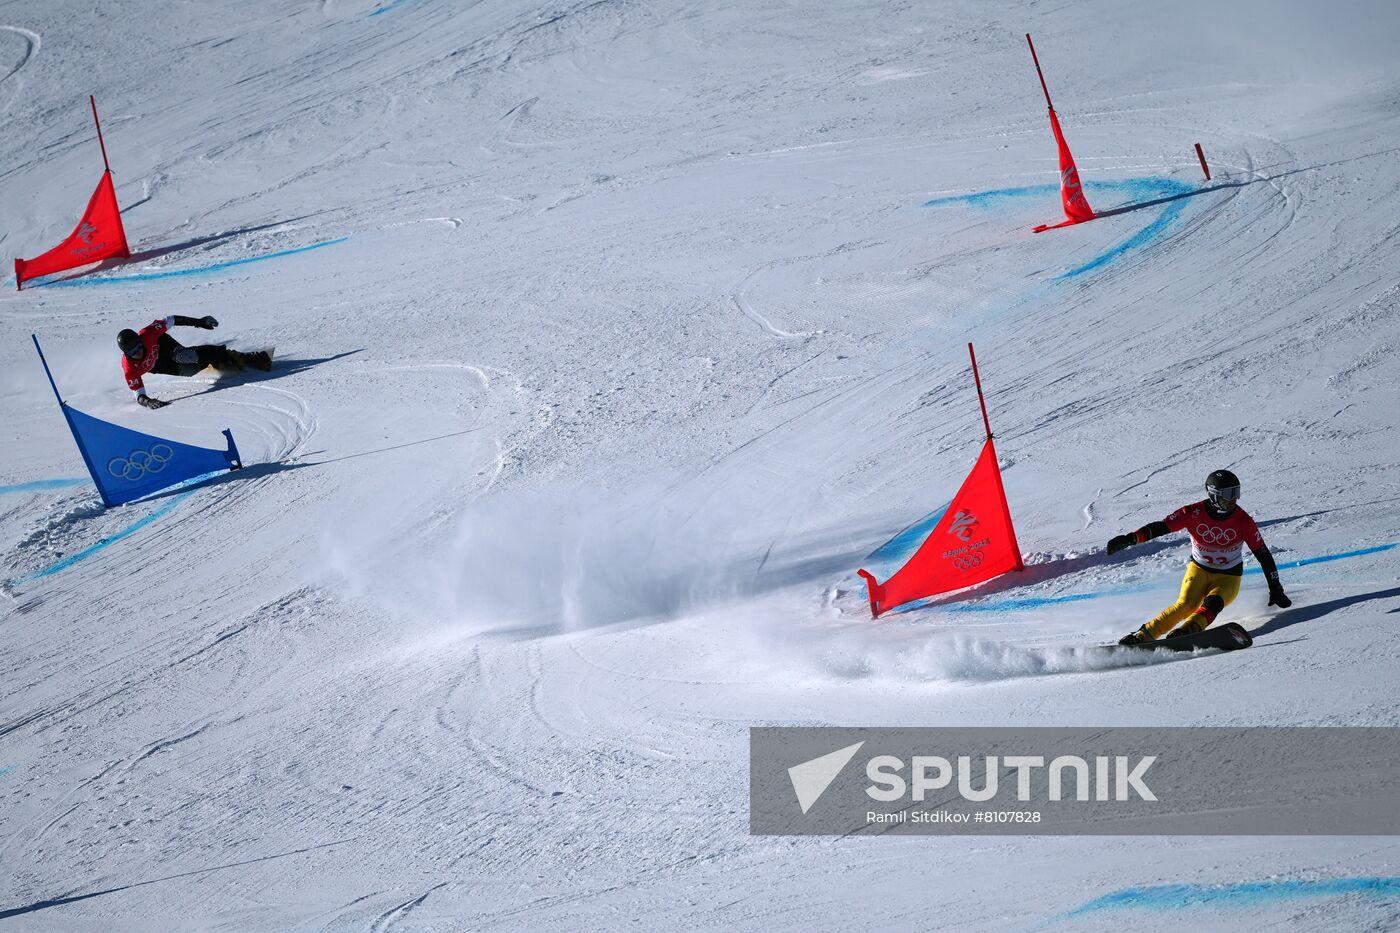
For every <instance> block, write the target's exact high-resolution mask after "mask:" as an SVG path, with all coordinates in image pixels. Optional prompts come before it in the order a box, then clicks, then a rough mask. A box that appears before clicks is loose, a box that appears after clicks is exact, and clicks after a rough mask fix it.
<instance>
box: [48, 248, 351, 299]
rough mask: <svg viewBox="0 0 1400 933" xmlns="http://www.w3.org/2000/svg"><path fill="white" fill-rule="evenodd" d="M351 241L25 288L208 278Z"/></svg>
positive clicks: (52, 282)
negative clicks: (235, 268) (198, 264)
mask: <svg viewBox="0 0 1400 933" xmlns="http://www.w3.org/2000/svg"><path fill="white" fill-rule="evenodd" d="M348 239H350V238H349V237H348V236H343V237H339V238H337V239H334V240H324V241H322V242H320V243H312V244H311V245H309V246H298V247H296V248H295V249H284V250H279V251H278V252H275V253H266V254H264V255H262V256H247V257H245V258H243V259H230V260H228V261H227V262H216V263H214V264H212V265H208V266H195V267H194V268H191V269H165V270H162V271H160V272H138V273H136V274H135V275H108V276H96V277H89V278H81V279H64V280H61V281H57V282H54V281H44V280H42V279H39V280H36V281H35V282H34V283H33V284H32V285H27V286H25V287H26V288H89V287H91V286H94V285H125V284H126V283H128V282H150V281H152V280H154V279H173V278H177V277H180V276H186V275H207V274H209V273H211V272H222V271H223V270H224V269H232V268H233V267H234V266H246V265H248V264H249V263H254V262H266V261H267V260H269V259H281V258H282V257H284V256H295V255H296V254H297V253H306V252H310V251H311V250H313V249H321V248H323V247H326V246H334V245H336V244H337V243H344V242H345V241H346V240H348Z"/></svg>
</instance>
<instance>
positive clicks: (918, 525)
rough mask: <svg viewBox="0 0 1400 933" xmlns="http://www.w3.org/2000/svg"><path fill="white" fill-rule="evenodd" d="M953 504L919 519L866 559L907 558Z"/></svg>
mask: <svg viewBox="0 0 1400 933" xmlns="http://www.w3.org/2000/svg"><path fill="white" fill-rule="evenodd" d="M952 504H953V503H952V502H945V503H944V504H943V505H942V506H940V507H939V508H938V510H937V511H935V512H932V513H930V514H928V515H926V516H924V517H923V518H921V519H919V520H918V521H917V522H915V523H914V524H912V525H910V526H909V527H908V528H906V529H904V530H903V531H901V532H900V533H899V534H897V535H895V536H894V537H893V538H891V539H890V540H888V541H886V542H885V543H884V544H882V545H880V546H879V547H878V548H876V549H875V550H874V551H871V552H870V554H868V555H866V558H865V559H866V561H867V562H869V563H876V562H878V561H889V562H891V563H893V562H895V561H903V560H905V559H907V558H908V557H909V556H911V555H912V554H913V553H914V552H915V551H917V550H918V549H919V545H921V544H923V543H924V539H925V538H927V537H928V536H929V533H930V532H931V531H933V528H934V526H935V525H937V524H938V520H939V519H940V518H942V517H943V513H944V512H946V511H948V506H950V505H952Z"/></svg>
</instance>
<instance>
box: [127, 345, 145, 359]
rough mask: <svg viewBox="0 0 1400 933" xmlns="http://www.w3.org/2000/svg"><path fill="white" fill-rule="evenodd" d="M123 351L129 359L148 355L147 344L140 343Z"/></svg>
mask: <svg viewBox="0 0 1400 933" xmlns="http://www.w3.org/2000/svg"><path fill="white" fill-rule="evenodd" d="M122 353H124V354H126V358H127V359H129V360H139V359H141V358H142V357H143V356H145V355H146V345H145V344H141V343H138V344H137V345H136V346H134V347H127V348H126V349H125V350H123V351H122Z"/></svg>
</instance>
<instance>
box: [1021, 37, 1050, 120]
mask: <svg viewBox="0 0 1400 933" xmlns="http://www.w3.org/2000/svg"><path fill="white" fill-rule="evenodd" d="M1026 45H1029V46H1030V47H1031V61H1033V62H1035V73H1036V77H1038V78H1040V89H1041V90H1042V91H1044V92H1045V106H1047V107H1049V108H1050V109H1051V110H1052V111H1053V110H1054V109H1055V105H1054V104H1052V103H1050V89H1049V88H1048V87H1046V86H1045V73H1044V72H1042V71H1041V70H1040V57H1039V56H1037V55H1036V54H1035V43H1034V42H1032V41H1031V34H1030V33H1026Z"/></svg>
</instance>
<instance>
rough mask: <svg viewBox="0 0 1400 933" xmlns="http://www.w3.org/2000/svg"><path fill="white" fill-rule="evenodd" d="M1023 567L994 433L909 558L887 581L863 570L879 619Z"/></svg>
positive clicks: (873, 614)
mask: <svg viewBox="0 0 1400 933" xmlns="http://www.w3.org/2000/svg"><path fill="white" fill-rule="evenodd" d="M1022 566H1023V565H1022V563H1021V549H1020V547H1019V546H1018V545H1017V543H1016V529H1015V528H1013V527H1012V525H1011V510H1010V508H1009V507H1008V506H1007V504H1006V491H1005V490H1004V489H1003V488H1002V485H1001V468H1000V467H998V466H997V450H996V444H995V443H994V442H993V441H992V439H991V438H990V437H989V438H987V441H986V443H984V444H983V445H982V454H981V456H979V457H978V458H977V465H976V466H974V467H973V468H972V472H971V473H969V474H967V479H965V480H963V484H962V488H961V489H959V490H958V494H957V495H956V496H954V497H953V501H952V503H951V504H949V506H948V510H947V511H946V512H944V513H943V517H942V518H941V519H939V520H938V524H937V525H935V526H934V528H933V532H932V533H931V534H929V536H928V538H927V539H926V540H925V541H924V543H923V544H922V545H920V546H919V550H918V551H916V552H915V554H914V556H913V557H911V558H910V559H909V562H908V563H907V564H905V565H904V566H903V567H901V568H900V569H899V570H898V571H897V572H896V573H895V575H894V576H892V577H890V578H889V579H888V580H886V581H885V582H884V583H878V582H876V580H875V577H874V575H873V574H871V573H869V572H868V571H865V570H861V571H857V572H858V573H859V574H860V575H861V576H862V577H864V578H865V585H866V586H867V587H868V588H869V591H870V614H871V616H872V617H873V618H877V619H878V618H879V617H880V615H881V613H884V612H886V611H887V610H890V609H893V608H894V607H895V606H899V605H903V604H904V603H907V602H912V601H914V600H916V599H923V598H924V597H926V596H937V595H938V594H939V593H947V592H950V591H952V590H960V589H962V588H963V587H968V586H975V585H976V584H978V583H984V582H986V581H987V580H990V579H992V578H993V577H998V576H1001V575H1002V574H1004V573H1006V572H1007V571H1008V570H1020V569H1021V568H1022Z"/></svg>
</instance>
